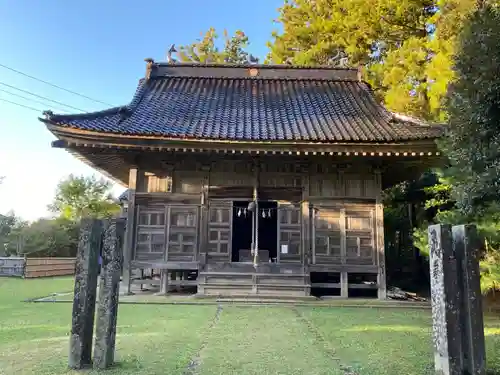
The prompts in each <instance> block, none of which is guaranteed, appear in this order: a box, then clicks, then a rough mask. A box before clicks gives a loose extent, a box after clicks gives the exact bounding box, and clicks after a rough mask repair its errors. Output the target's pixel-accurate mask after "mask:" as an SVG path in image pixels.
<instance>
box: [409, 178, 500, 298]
mask: <svg viewBox="0 0 500 375" xmlns="http://www.w3.org/2000/svg"><path fill="white" fill-rule="evenodd" d="M453 189H454V186H453V185H452V184H451V183H450V180H449V179H447V178H444V177H442V179H441V180H440V182H439V183H437V184H436V185H434V186H432V187H428V188H426V191H427V192H428V193H429V194H431V195H430V198H429V199H428V200H427V201H426V207H427V208H428V209H430V208H436V207H437V208H438V212H437V214H436V215H435V217H434V218H433V220H432V222H431V223H428V222H422V223H421V224H420V226H419V227H418V228H415V229H414V231H413V239H414V245H415V246H416V247H417V248H418V249H419V251H420V253H421V254H425V255H426V256H428V255H429V250H428V248H429V247H428V235H427V227H428V225H429V224H434V223H436V224H437V223H442V224H451V225H457V224H463V223H473V224H475V225H476V227H477V230H478V235H479V237H480V239H481V242H482V243H483V244H484V246H483V257H482V260H481V288H482V290H483V292H484V293H487V292H489V291H490V290H495V289H499V288H500V251H499V250H500V204H489V205H488V206H486V207H484V208H483V210H481V212H480V213H477V214H475V215H465V214H464V213H463V212H462V211H461V210H459V209H458V208H456V207H455V206H452V208H451V209H441V208H442V207H449V206H450V204H452V205H453V204H454V202H453V201H452V192H453Z"/></svg>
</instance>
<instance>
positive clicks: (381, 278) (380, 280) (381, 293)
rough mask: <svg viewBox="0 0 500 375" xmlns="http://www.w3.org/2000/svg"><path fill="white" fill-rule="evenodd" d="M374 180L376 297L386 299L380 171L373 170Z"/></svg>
mask: <svg viewBox="0 0 500 375" xmlns="http://www.w3.org/2000/svg"><path fill="white" fill-rule="evenodd" d="M375 182H376V185H377V198H376V204H375V223H376V231H375V234H376V241H375V245H376V252H377V264H378V274H377V285H378V298H379V299H382V300H383V299H387V281H386V272H385V243H384V205H383V203H382V196H381V193H382V173H381V171H380V170H376V171H375Z"/></svg>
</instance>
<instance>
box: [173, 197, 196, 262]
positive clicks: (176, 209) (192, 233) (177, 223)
mask: <svg viewBox="0 0 500 375" xmlns="http://www.w3.org/2000/svg"><path fill="white" fill-rule="evenodd" d="M197 222H198V210H197V207H194V206H189V205H186V206H172V207H170V228H169V235H168V252H169V254H171V253H189V254H194V253H195V252H196V244H197Z"/></svg>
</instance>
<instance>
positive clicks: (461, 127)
mask: <svg viewBox="0 0 500 375" xmlns="http://www.w3.org/2000/svg"><path fill="white" fill-rule="evenodd" d="M499 66H500V11H499V9H498V8H497V7H494V6H492V5H489V4H486V5H485V6H483V7H482V8H481V9H478V10H476V11H475V12H474V13H473V14H472V15H471V17H470V19H469V20H468V23H467V25H466V27H465V29H464V31H463V34H462V35H461V37H460V43H459V48H458V51H457V55H456V57H455V61H454V69H455V74H456V80H455V81H454V82H453V84H452V85H451V87H450V93H449V96H448V98H447V99H448V100H447V110H448V114H449V125H448V136H447V137H446V139H445V141H444V143H443V149H444V151H445V152H446V155H447V156H448V157H449V159H450V163H451V166H452V168H451V169H450V171H449V173H452V175H453V176H452V177H453V185H454V189H453V191H454V197H455V199H456V201H457V204H458V207H459V208H460V209H461V210H462V211H463V212H464V213H467V214H474V213H477V212H478V210H481V209H482V208H484V207H486V206H488V205H489V204H492V203H500V74H499V72H500V71H499Z"/></svg>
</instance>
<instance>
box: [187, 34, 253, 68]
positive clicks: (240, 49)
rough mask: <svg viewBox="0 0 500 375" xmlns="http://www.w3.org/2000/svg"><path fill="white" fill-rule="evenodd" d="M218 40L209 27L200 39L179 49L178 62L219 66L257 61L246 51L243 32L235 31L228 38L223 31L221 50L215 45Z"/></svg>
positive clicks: (246, 39)
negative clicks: (216, 64)
mask: <svg viewBox="0 0 500 375" xmlns="http://www.w3.org/2000/svg"><path fill="white" fill-rule="evenodd" d="M218 38H219V36H218V34H217V32H216V31H215V29H214V28H213V27H211V28H210V29H209V30H208V31H207V32H206V33H205V34H202V38H201V39H199V40H197V41H196V42H194V43H192V44H189V45H186V46H181V47H180V48H179V53H178V57H179V60H180V61H189V62H199V63H219V64H222V63H231V64H245V63H248V62H256V61H257V60H256V59H255V58H254V57H253V56H251V55H250V54H249V53H248V52H247V51H246V48H247V47H248V45H249V41H248V36H246V34H245V33H244V32H243V31H241V30H237V31H236V32H235V33H234V35H232V36H230V35H229V33H228V32H227V30H224V48H223V49H222V50H221V49H220V48H219V47H217V45H216V43H217V41H218Z"/></svg>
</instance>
